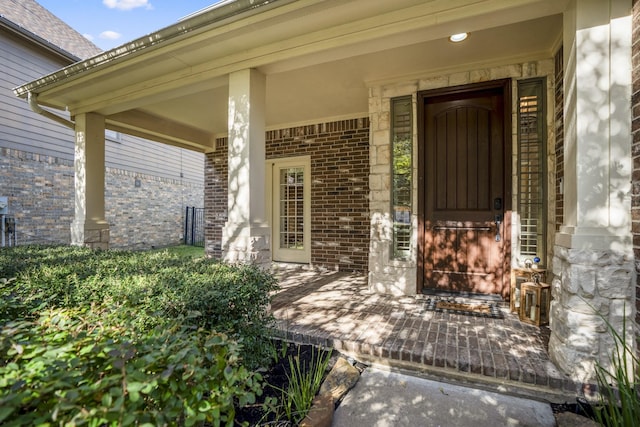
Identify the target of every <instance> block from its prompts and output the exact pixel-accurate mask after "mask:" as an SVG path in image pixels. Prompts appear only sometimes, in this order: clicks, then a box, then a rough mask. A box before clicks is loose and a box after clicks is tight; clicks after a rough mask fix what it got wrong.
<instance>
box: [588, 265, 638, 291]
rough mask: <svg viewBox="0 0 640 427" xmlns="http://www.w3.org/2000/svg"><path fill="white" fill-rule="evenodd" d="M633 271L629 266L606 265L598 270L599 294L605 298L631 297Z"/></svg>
mask: <svg viewBox="0 0 640 427" xmlns="http://www.w3.org/2000/svg"><path fill="white" fill-rule="evenodd" d="M631 277H632V272H631V270H630V269H628V268H620V267H617V266H614V267H604V268H601V269H599V270H598V272H597V275H596V283H597V288H598V294H599V295H600V296H602V297H604V298H620V297H621V296H622V297H626V298H631V296H632V295H631V294H632V290H633V287H632V283H631V282H632V281H631Z"/></svg>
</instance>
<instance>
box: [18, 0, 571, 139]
mask: <svg viewBox="0 0 640 427" xmlns="http://www.w3.org/2000/svg"><path fill="white" fill-rule="evenodd" d="M235 3H236V6H238V5H241V3H243V1H242V0H239V1H237V2H235ZM566 3H567V1H560V0H429V1H425V0H394V1H393V2H389V1H388V0H298V1H291V0H276V1H271V2H263V3H262V4H263V6H261V7H258V8H248V9H246V10H244V11H243V12H242V13H237V14H228V15H224V16H223V17H222V18H219V17H220V16H221V12H225V10H223V8H224V7H228V6H223V7H222V8H220V9H219V10H218V9H214V10H213V11H210V12H206V13H204V14H202V15H197V16H194V17H192V18H189V19H187V20H186V21H183V22H180V23H178V24H176V25H174V26H171V27H168V28H166V29H163V30H160V31H159V32H158V33H155V34H151V35H149V36H147V37H144V38H141V39H138V40H135V41H133V42H131V43H129V44H127V45H123V46H122V47H120V48H116V49H114V50H112V51H110V52H106V53H105V54H103V55H101V56H97V57H95V58H92V59H89V60H87V61H84V62H81V63H78V64H74V65H72V66H69V67H67V68H65V69H63V70H61V71H59V72H57V73H54V74H52V75H49V76H45V77H43V78H42V79H39V80H37V81H34V82H31V83H28V84H26V85H24V86H21V87H19V88H17V89H16V93H17V94H18V95H19V96H23V97H26V95H27V93H28V92H29V91H31V92H32V93H35V94H37V95H38V100H39V102H40V103H41V104H42V105H46V106H49V107H53V108H58V109H62V110H65V109H66V110H68V111H69V112H70V114H71V115H72V116H73V115H76V114H79V113H84V112H97V113H100V114H103V115H105V116H106V120H107V126H108V127H109V128H111V129H114V130H119V131H123V132H128V133H132V134H135V135H138V136H143V137H147V138H150V139H155V140H158V141H161V142H165V143H169V144H174V145H181V146H186V147H189V148H192V149H195V150H199V151H207V150H210V149H212V141H213V140H214V139H215V138H216V137H218V136H222V135H225V134H226V133H227V97H228V96H227V92H228V87H227V82H228V78H227V76H228V74H229V73H230V72H233V71H236V70H241V69H244V68H248V67H252V68H257V69H259V70H260V71H262V72H263V73H264V74H265V75H266V76H267V111H266V120H267V126H268V127H270V128H275V127H281V126H288V125H293V124H299V123H305V122H313V121H317V120H330V119H332V118H341V117H355V116H358V115H367V113H368V91H367V88H368V85H369V84H371V83H372V82H379V81H394V80H398V79H400V78H402V77H408V76H418V75H419V76H421V77H422V76H433V75H437V74H438V73H441V72H443V71H445V70H447V71H451V70H455V69H463V68H465V67H469V66H470V65H471V64H475V66H476V67H480V66H483V65H484V64H499V63H509V62H512V61H513V60H524V59H540V58H549V57H551V56H552V54H553V52H552V49H553V48H554V46H556V45H557V44H558V41H559V40H560V38H561V34H562V15H561V12H562V11H563V10H564V8H565V6H566ZM231 5H233V3H232V4H231ZM462 31H467V32H470V33H471V36H470V37H469V39H468V40H467V41H465V42H464V43H460V44H452V43H450V42H448V40H447V39H446V37H447V36H448V35H449V34H452V33H456V32H462ZM481 64H483V65H481Z"/></svg>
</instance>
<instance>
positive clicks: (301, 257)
mask: <svg viewBox="0 0 640 427" xmlns="http://www.w3.org/2000/svg"><path fill="white" fill-rule="evenodd" d="M278 167H302V168H303V169H304V178H305V180H304V183H303V202H304V211H303V227H304V229H303V242H304V249H303V250H301V251H297V252H296V253H293V251H291V253H289V254H288V255H290V256H291V258H290V259H284V260H281V259H277V258H279V256H277V255H276V254H277V252H278V251H282V250H279V249H278V248H277V245H278V242H279V236H278V233H277V231H278V230H279V219H278V218H277V216H276V208H277V204H278V201H277V200H276V199H275V198H276V197H277V195H278V194H279V193H278V191H276V189H275V188H274V179H275V178H276V174H274V171H275V169H276V168H278ZM266 172H267V173H266V175H267V176H266V189H267V194H266V196H267V197H266V200H267V216H268V221H269V224H271V260H272V261H274V262H284V263H287V262H291V263H301V264H310V263H311V156H296V157H282V158H275V159H268V160H266ZM285 251H286V250H285ZM285 255H287V254H285Z"/></svg>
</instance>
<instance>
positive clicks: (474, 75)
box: [469, 69, 491, 83]
mask: <svg viewBox="0 0 640 427" xmlns="http://www.w3.org/2000/svg"><path fill="white" fill-rule="evenodd" d="M490 79H491V71H490V70H488V69H485V70H474V71H471V72H470V73H469V80H470V81H471V83H479V82H486V81H487V80H490Z"/></svg>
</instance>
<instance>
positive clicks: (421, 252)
mask: <svg viewBox="0 0 640 427" xmlns="http://www.w3.org/2000/svg"><path fill="white" fill-rule="evenodd" d="M487 89H501V90H502V96H503V105H504V118H503V127H504V130H503V132H504V168H503V169H504V177H503V179H504V200H503V203H504V219H503V230H504V231H503V235H504V237H505V239H508V240H507V242H509V244H505V248H504V250H505V254H504V258H503V266H502V271H503V272H504V273H503V277H502V282H503V284H502V289H503V297H505V298H506V297H508V294H507V295H505V294H504V292H505V290H506V292H508V291H509V289H510V286H509V284H508V283H509V281H510V271H511V247H512V242H511V212H512V195H513V182H512V179H511V177H512V133H513V130H512V125H511V121H512V119H511V117H512V111H513V99H512V79H502V80H492V81H487V82H482V83H472V84H465V85H461V86H451V87H444V88H439V89H431V90H425V91H420V92H418V93H417V130H418V150H417V151H418V152H417V155H418V245H417V247H418V252H417V267H418V268H417V272H416V274H417V278H416V279H417V280H416V292H417V293H418V294H420V293H422V289H423V288H424V266H425V260H424V257H425V250H426V248H425V247H424V241H425V229H424V228H425V220H426V218H425V215H426V208H425V204H426V199H425V188H426V186H427V178H426V165H425V102H426V101H427V100H428V99H429V98H433V97H440V96H443V95H446V96H451V97H452V98H455V96H456V95H464V94H467V93H469V92H476V91H482V90H487Z"/></svg>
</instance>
